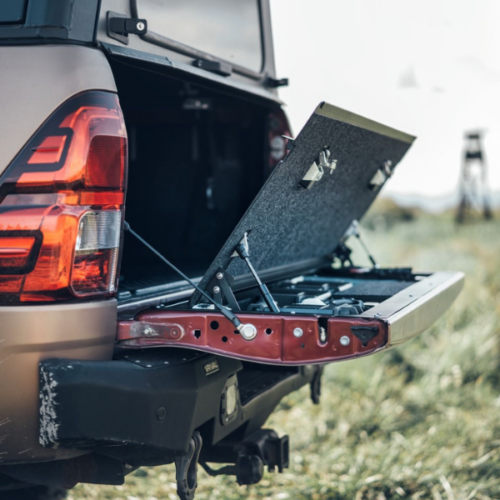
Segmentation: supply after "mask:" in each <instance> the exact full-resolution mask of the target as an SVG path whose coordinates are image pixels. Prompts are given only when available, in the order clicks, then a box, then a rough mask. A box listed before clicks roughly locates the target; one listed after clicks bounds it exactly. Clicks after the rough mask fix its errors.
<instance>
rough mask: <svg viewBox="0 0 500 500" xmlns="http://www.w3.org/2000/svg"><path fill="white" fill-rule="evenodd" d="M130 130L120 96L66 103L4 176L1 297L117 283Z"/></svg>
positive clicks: (55, 294)
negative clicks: (121, 106) (123, 114)
mask: <svg viewBox="0 0 500 500" xmlns="http://www.w3.org/2000/svg"><path fill="white" fill-rule="evenodd" d="M126 170H127V135H126V131H125V124H124V121H123V116H122V113H121V109H120V105H119V103H118V98H117V97H116V95H114V94H110V93H107V92H88V93H85V94H82V95H80V96H78V97H76V98H73V99H71V100H69V101H67V102H66V103H65V104H63V105H62V106H61V107H60V108H59V109H58V110H57V111H56V112H55V113H54V114H53V115H52V116H51V117H50V118H49V119H48V120H47V122H46V123H45V124H44V125H43V126H42V127H41V128H40V129H39V130H38V132H37V133H36V134H35V135H34V136H33V137H32V139H31V140H30V141H29V142H28V144H27V145H26V147H25V148H24V149H23V151H21V153H20V154H19V155H18V157H17V158H16V159H15V160H14V161H13V163H12V164H11V165H10V166H9V168H8V169H7V171H6V172H5V173H4V174H3V175H2V177H1V178H0V205H1V210H0V301H1V302H6V301H9V302H29V301H54V300H65V299H69V298H72V297H86V296H91V295H92V296H93V295H99V294H100V295H103V296H109V295H112V294H113V293H115V291H116V281H117V265H118V255H119V247H120V237H121V228H122V220H123V207H124V196H125V179H126Z"/></svg>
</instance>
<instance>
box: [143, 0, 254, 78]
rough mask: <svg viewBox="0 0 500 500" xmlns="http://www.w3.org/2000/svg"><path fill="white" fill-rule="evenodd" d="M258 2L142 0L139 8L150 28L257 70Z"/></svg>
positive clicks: (246, 0)
mask: <svg viewBox="0 0 500 500" xmlns="http://www.w3.org/2000/svg"><path fill="white" fill-rule="evenodd" d="M258 4H259V0H161V1H158V0H149V1H148V0H146V1H144V0H143V1H141V2H140V9H139V10H140V12H141V15H144V17H146V18H147V19H148V24H149V29H150V30H151V31H154V32H156V33H159V34H162V35H163V36H166V37H168V38H171V39H172V40H176V41H178V42H181V43H183V44H185V45H189V46H190V47H193V48H196V49H198V50H202V51H203V52H205V53H207V54H211V55H213V56H216V57H218V58H220V59H224V60H226V61H229V62H231V63H235V64H238V65H239V66H244V67H245V68H248V69H251V70H253V71H260V70H261V68H262V42H261V25H260V12H259V5H258ZM148 14H151V15H148Z"/></svg>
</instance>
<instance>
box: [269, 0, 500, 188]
mask: <svg viewBox="0 0 500 500" xmlns="http://www.w3.org/2000/svg"><path fill="white" fill-rule="evenodd" d="M271 7H272V19H273V28H274V44H275V50H276V64H277V71H278V76H279V77H289V78H290V86H289V87H287V88H284V89H282V90H281V91H280V96H281V98H282V99H283V100H284V101H285V102H286V104H287V112H288V115H289V117H290V119H291V122H292V127H293V130H294V133H297V132H298V131H299V130H300V128H301V127H302V125H303V124H304V123H305V121H306V120H307V118H308V117H309V115H310V114H311V112H312V111H313V109H314V108H315V106H316V105H317V104H318V103H319V102H320V101H327V102H330V103H331V104H334V105H336V106H339V107H342V108H345V109H348V110H350V111H353V112H356V113H358V114H362V115H364V116H366V117H369V118H372V119H375V120H377V121H380V122H382V123H385V124H387V125H390V126H393V127H396V128H400V129H401V130H404V131H405V132H409V133H412V134H414V135H417V136H418V139H417V141H416V142H415V144H414V145H413V147H412V149H411V150H410V152H409V154H408V156H407V157H406V158H405V159H404V160H403V162H402V163H401V164H400V166H399V167H398V170H397V174H396V175H395V176H394V177H393V178H392V179H391V181H390V182H389V184H388V186H387V188H386V191H385V192H386V193H388V194H389V193H391V192H393V193H397V194H400V195H401V194H417V195H420V196H426V197H442V196H445V195H448V194H450V193H451V192H453V191H455V190H456V188H457V185H458V177H459V169H460V159H461V151H462V144H463V139H462V138H463V131H464V130H466V129H471V128H479V127H480V128H483V129H487V134H486V140H485V150H486V155H487V159H488V166H489V180H490V185H491V187H492V190H493V191H498V190H500V0H307V1H304V0H271Z"/></svg>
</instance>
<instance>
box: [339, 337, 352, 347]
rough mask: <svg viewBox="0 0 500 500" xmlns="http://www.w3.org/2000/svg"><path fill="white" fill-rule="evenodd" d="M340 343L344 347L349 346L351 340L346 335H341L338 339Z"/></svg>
mask: <svg viewBox="0 0 500 500" xmlns="http://www.w3.org/2000/svg"><path fill="white" fill-rule="evenodd" d="M340 343H341V344H342V345H344V346H346V345H349V344H350V343H351V339H350V338H349V337H348V336H347V335H342V337H340Z"/></svg>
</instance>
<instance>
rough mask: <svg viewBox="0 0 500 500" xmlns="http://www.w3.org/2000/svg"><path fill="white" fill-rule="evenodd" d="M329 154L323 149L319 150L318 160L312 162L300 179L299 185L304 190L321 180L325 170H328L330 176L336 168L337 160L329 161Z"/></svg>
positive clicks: (327, 150)
mask: <svg viewBox="0 0 500 500" xmlns="http://www.w3.org/2000/svg"><path fill="white" fill-rule="evenodd" d="M330 156H331V152H330V150H329V149H328V148H327V147H325V148H323V149H322V150H321V152H320V153H319V155H318V158H317V159H316V160H315V161H313V163H312V165H311V166H310V168H309V170H308V171H307V172H306V175H304V177H303V178H302V180H301V181H300V183H299V185H300V186H301V187H303V188H304V189H311V188H312V187H313V186H314V184H315V183H316V182H318V181H320V180H321V179H322V178H323V175H324V173H325V169H327V170H330V174H332V173H333V171H334V170H335V169H336V168H337V160H330Z"/></svg>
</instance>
